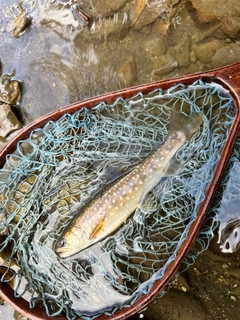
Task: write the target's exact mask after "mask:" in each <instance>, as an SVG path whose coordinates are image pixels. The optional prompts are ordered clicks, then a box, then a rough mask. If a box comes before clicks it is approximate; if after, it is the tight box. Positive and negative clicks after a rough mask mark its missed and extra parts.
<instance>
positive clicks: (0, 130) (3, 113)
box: [0, 104, 22, 138]
mask: <svg viewBox="0 0 240 320" xmlns="http://www.w3.org/2000/svg"><path fill="white" fill-rule="evenodd" d="M20 128H22V124H21V123H20V121H19V120H18V119H17V117H16V116H15V114H14V113H13V112H12V110H11V107H10V105H8V104H1V105H0V136H1V137H2V138H6V137H7V136H8V135H9V134H10V133H11V132H13V131H15V130H17V129H20Z"/></svg>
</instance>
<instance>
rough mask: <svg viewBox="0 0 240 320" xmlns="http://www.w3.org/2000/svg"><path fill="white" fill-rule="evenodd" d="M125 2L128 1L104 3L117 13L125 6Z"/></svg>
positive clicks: (111, 0)
mask: <svg viewBox="0 0 240 320" xmlns="http://www.w3.org/2000/svg"><path fill="white" fill-rule="evenodd" d="M127 1H128V0H106V3H107V5H108V6H109V7H110V8H111V9H112V10H113V11H119V10H121V9H122V8H123V7H124V6H125V5H126V3H127Z"/></svg>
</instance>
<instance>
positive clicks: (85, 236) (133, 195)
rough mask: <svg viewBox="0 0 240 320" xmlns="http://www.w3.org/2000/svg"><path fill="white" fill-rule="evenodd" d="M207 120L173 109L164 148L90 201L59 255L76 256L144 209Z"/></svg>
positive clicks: (67, 230)
mask: <svg viewBox="0 0 240 320" xmlns="http://www.w3.org/2000/svg"><path fill="white" fill-rule="evenodd" d="M203 119H204V116H203V114H202V113H201V112H200V111H199V112H198V111H192V112H191V113H190V114H189V115H188V114H186V113H184V112H180V111H179V110H178V108H177V106H175V107H173V108H172V110H171V114H170V123H169V130H168V135H167V138H166V139H165V141H164V142H163V144H162V145H161V146H160V147H159V148H157V149H156V150H155V151H153V152H152V153H151V154H150V155H149V156H148V157H146V158H145V159H144V160H142V161H141V162H140V163H139V164H137V165H136V166H135V168H133V169H132V171H130V172H129V173H127V174H126V175H124V176H123V177H120V178H119V179H118V180H117V181H116V182H115V183H114V182H113V184H112V185H111V187H109V188H107V189H106V191H105V192H102V193H100V195H98V196H96V197H95V198H94V199H92V200H91V201H89V204H88V205H87V206H86V207H85V208H84V209H83V210H82V212H79V213H76V215H75V216H74V217H73V219H72V221H70V223H69V224H68V225H67V226H66V228H65V230H64V231H63V233H62V235H61V236H60V237H59V238H58V239H57V240H56V245H55V250H56V253H57V255H58V256H59V257H61V258H67V257H69V256H72V255H74V254H76V253H78V252H80V251H82V250H84V249H86V248H88V247H89V246H91V245H93V244H94V243H96V242H98V241H100V240H102V239H104V238H106V237H107V236H109V235H110V234H112V233H113V232H114V231H116V230H117V229H118V228H119V227H120V226H121V225H122V224H123V223H124V222H125V221H126V219H128V218H129V217H130V216H131V214H132V213H133V212H134V211H135V210H136V209H137V208H138V207H140V205H141V204H142V202H143V201H144V198H145V196H146V195H147V193H149V192H150V191H151V190H152V189H153V188H154V187H155V186H156V185H157V184H158V183H159V182H160V180H161V179H162V178H163V177H164V176H166V175H168V173H169V172H174V166H176V165H175V164H174V161H173V159H174V158H175V157H174V156H175V154H176V152H177V151H178V150H179V149H180V148H181V147H182V146H183V145H184V144H185V143H186V142H187V141H188V140H189V139H190V138H191V136H192V135H193V134H194V133H195V132H196V131H197V129H198V128H199V126H200V125H201V123H202V122H203ZM175 173H176V171H175ZM80 211H81V210H80Z"/></svg>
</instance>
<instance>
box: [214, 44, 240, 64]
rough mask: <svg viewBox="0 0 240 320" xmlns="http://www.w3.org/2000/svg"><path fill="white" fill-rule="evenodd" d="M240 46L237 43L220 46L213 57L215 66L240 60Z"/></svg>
mask: <svg viewBox="0 0 240 320" xmlns="http://www.w3.org/2000/svg"><path fill="white" fill-rule="evenodd" d="M239 57H240V46H239V44H237V43H232V44H228V45H226V46H224V47H222V48H220V49H219V50H218V51H217V52H216V53H215V55H214V57H213V68H217V67H221V66H223V65H224V66H225V65H227V64H231V63H234V62H237V61H239Z"/></svg>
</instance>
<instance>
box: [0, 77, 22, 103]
mask: <svg viewBox="0 0 240 320" xmlns="http://www.w3.org/2000/svg"><path fill="white" fill-rule="evenodd" d="M13 76H14V72H13V73H12V74H11V75H10V74H5V75H3V76H2V77H1V78H0V101H1V102H4V103H8V104H19V103H20V101H21V98H22V96H21V89H20V83H19V82H18V81H17V80H12V77H13Z"/></svg>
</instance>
